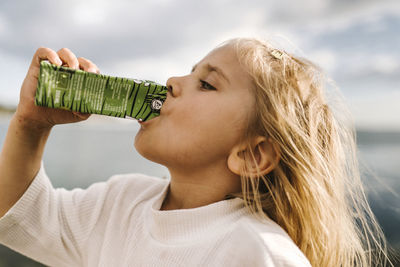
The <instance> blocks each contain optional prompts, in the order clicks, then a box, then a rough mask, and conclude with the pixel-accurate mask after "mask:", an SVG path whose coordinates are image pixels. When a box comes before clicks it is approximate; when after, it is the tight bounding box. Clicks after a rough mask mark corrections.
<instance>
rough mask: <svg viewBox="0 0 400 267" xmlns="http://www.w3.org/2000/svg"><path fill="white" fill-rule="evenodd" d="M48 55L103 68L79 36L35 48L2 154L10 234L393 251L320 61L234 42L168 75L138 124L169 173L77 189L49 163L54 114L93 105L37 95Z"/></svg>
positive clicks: (83, 241) (106, 262) (43, 254)
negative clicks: (83, 53)
mask: <svg viewBox="0 0 400 267" xmlns="http://www.w3.org/2000/svg"><path fill="white" fill-rule="evenodd" d="M44 59H47V60H49V61H50V62H51V63H53V64H57V65H62V64H65V65H67V66H69V67H72V68H81V69H83V70H86V71H92V72H97V73H98V72H99V70H98V69H97V67H96V65H94V64H93V63H92V62H91V61H89V60H87V59H84V58H76V57H75V55H74V54H73V53H72V52H71V51H69V50H68V49H61V50H59V51H58V52H57V53H56V52H54V51H53V50H51V49H49V48H39V49H38V50H37V52H36V54H35V55H34V57H33V60H32V64H31V66H30V68H29V70H28V74H27V76H26V78H25V80H24V83H23V85H22V88H21V95H20V102H19V105H18V108H17V111H16V113H15V115H14V117H13V119H12V121H11V123H10V126H9V129H8V133H7V137H6V139H5V143H4V145H3V149H2V153H1V157H0V195H1V196H2V198H1V202H0V216H2V217H1V219H0V242H1V243H2V244H5V245H6V246H9V247H10V248H12V249H14V250H16V251H18V252H20V253H22V254H24V255H27V256H28V257H31V258H33V259H35V260H37V261H39V262H42V263H44V264H46V265H51V266H310V265H312V266H372V265H373V264H377V262H378V261H374V260H373V259H374V258H373V257H372V256H373V255H375V252H376V251H378V252H383V253H384V252H385V248H384V239H383V235H382V232H381V231H380V228H379V226H378V225H377V223H376V221H375V220H374V217H373V215H372V213H371V211H370V209H369V207H368V204H367V202H366V199H365V196H364V193H363V191H362V186H361V182H360V179H359V175H358V172H357V164H356V163H357V162H356V157H355V151H356V150H355V143H354V136H353V132H352V130H351V129H350V130H348V129H347V128H346V127H345V126H343V125H342V124H340V123H339V121H338V120H336V119H335V117H334V115H333V113H332V111H331V108H330V107H329V106H328V105H327V102H326V100H325V98H324V95H323V91H322V80H321V79H320V78H321V77H320V75H318V71H317V69H316V67H315V66H314V65H313V64H311V63H310V62H308V61H306V60H304V59H299V58H296V57H294V56H292V55H289V54H287V53H285V52H283V51H279V50H277V49H274V48H273V47H271V46H270V45H269V44H268V43H267V42H263V41H260V40H256V39H244V38H241V39H233V40H229V41H227V42H225V43H223V44H222V45H220V46H218V47H217V48H216V49H214V50H213V51H211V52H210V53H209V54H208V55H207V56H206V57H205V58H204V59H202V60H201V61H200V62H198V63H197V64H196V65H195V66H194V67H193V69H192V72H191V73H190V74H188V75H186V76H183V77H172V78H170V79H169V80H168V81H167V87H168V88H169V92H168V96H167V100H166V102H165V103H164V106H163V108H162V109H161V114H160V116H159V117H157V118H155V119H152V120H149V121H147V122H144V123H141V128H140V130H139V132H138V133H137V135H136V138H135V147H136V149H137V150H138V152H139V153H140V154H141V155H142V156H144V157H145V158H147V159H149V160H151V161H154V162H157V163H160V164H162V165H164V166H166V167H167V168H168V170H169V172H170V175H171V179H170V180H169V181H166V180H162V179H157V178H153V177H148V176H145V175H141V174H128V175H116V176H113V177H111V178H110V179H109V180H108V181H107V182H103V183H96V184H93V185H92V186H90V187H89V188H88V189H86V190H81V189H75V190H72V191H66V190H64V189H54V188H53V187H52V185H51V182H50V180H49V178H48V177H47V176H46V174H45V172H44V169H43V166H42V165H41V160H42V154H43V150H44V146H45V143H46V140H47V137H48V135H49V134H50V131H51V129H52V127H53V126H54V125H56V124H60V123H70V122H77V121H81V120H85V119H87V118H88V117H89V115H87V114H81V113H74V112H72V113H71V112H68V111H64V110H55V109H48V108H43V107H37V106H35V105H34V101H33V99H34V94H35V89H36V84H37V76H38V72H39V63H40V61H41V60H44ZM21 162H23V164H21ZM367 219H369V220H371V222H372V223H371V224H370V223H368V222H367ZM375 247H376V248H375ZM378 260H379V259H378Z"/></svg>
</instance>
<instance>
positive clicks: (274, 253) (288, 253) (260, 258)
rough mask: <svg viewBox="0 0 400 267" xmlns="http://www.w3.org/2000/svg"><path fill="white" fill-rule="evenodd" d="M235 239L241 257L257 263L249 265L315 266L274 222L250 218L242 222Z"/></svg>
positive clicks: (236, 229)
mask: <svg viewBox="0 0 400 267" xmlns="http://www.w3.org/2000/svg"><path fill="white" fill-rule="evenodd" d="M233 238H234V239H237V240H236V241H237V242H235V243H234V244H238V245H239V246H240V248H239V249H240V251H241V253H240V254H242V252H244V254H246V255H245V256H246V258H247V259H250V260H253V261H254V262H249V263H251V265H252V266H274V267H278V266H288V267H289V266H293V267H294V266H301V267H303V266H304V267H305V266H311V265H310V263H309V261H308V260H307V258H306V257H305V255H304V254H303V253H302V251H301V250H300V249H299V248H298V247H297V246H296V244H295V243H294V242H293V240H292V239H291V238H290V237H289V235H288V234H287V233H286V232H285V231H284V230H283V229H282V228H281V227H280V226H279V225H278V224H277V223H275V222H274V221H273V220H271V219H265V220H262V221H261V220H259V219H257V218H256V217H255V216H252V215H246V216H244V217H243V218H242V219H240V220H239V221H238V223H237V225H236V227H235V229H234V231H233ZM249 255H252V256H251V257H249Z"/></svg>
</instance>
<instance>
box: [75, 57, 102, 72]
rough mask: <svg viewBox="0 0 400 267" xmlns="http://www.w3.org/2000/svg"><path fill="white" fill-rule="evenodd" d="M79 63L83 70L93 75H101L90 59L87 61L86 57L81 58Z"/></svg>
mask: <svg viewBox="0 0 400 267" xmlns="http://www.w3.org/2000/svg"><path fill="white" fill-rule="evenodd" d="M78 62H79V67H80V68H81V69H83V70H84V71H88V72H93V73H100V70H99V68H98V67H97V66H96V64H94V63H93V62H92V61H90V60H89V59H86V58H84V57H79V58H78Z"/></svg>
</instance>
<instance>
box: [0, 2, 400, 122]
mask: <svg viewBox="0 0 400 267" xmlns="http://www.w3.org/2000/svg"><path fill="white" fill-rule="evenodd" d="M399 29H400V4H399V2H398V1H397V0H394V1H391V0H386V1H373V0H355V1H345V0H302V1H292V0H280V1H272V0H268V1H265V0H255V1H250V2H245V1H241V0H221V1H212V0H204V1H201V2H199V1H183V0H153V1H126V0H116V1H112V2H111V1H105V0H98V1H94V0H89V1H78V0H71V1H68V2H65V1H64V2H59V1H57V2H54V1H51V0H37V1H28V0H26V1H12V0H3V1H1V2H0V53H2V54H1V55H0V56H1V57H2V59H3V58H4V57H3V56H6V58H8V60H7V61H10V60H12V61H13V64H14V65H15V66H18V67H13V68H9V66H10V63H9V62H6V61H4V60H3V61H0V71H2V74H4V76H2V77H7V81H3V80H4V79H2V81H1V82H2V83H6V84H7V86H6V87H3V88H1V89H0V102H7V103H8V102H10V101H11V100H10V99H11V98H13V96H14V99H15V100H14V103H15V102H16V101H17V95H18V93H16V92H15V91H14V90H18V87H19V85H20V84H21V82H22V79H23V76H24V75H25V73H26V70H27V63H26V62H29V61H30V59H31V57H32V55H33V54H34V52H35V50H36V49H37V48H38V47H39V46H47V47H50V48H52V49H54V50H58V49H60V48H62V47H68V48H70V49H71V50H72V51H73V52H75V53H76V55H77V56H84V57H86V58H89V59H91V60H92V61H93V62H95V63H96V64H97V65H98V66H99V67H100V69H101V71H102V72H103V73H107V74H110V75H114V76H126V77H135V78H136V77H137V78H140V77H143V78H146V79H153V80H155V81H158V82H161V83H164V82H165V81H166V79H167V78H168V77H170V76H172V75H182V74H186V73H187V72H188V71H189V70H190V68H191V66H192V65H193V64H194V63H196V62H197V61H199V60H200V59H201V58H202V57H203V56H205V55H206V54H207V53H208V52H209V51H210V50H211V49H212V48H213V47H215V45H217V44H219V43H220V42H222V41H224V40H226V39H229V38H232V37H237V36H258V37H261V38H266V39H271V40H272V42H273V43H274V44H276V45H277V46H278V47H281V48H284V49H285V50H288V51H289V52H294V53H296V54H298V55H300V56H304V57H306V58H310V59H312V60H313V61H315V62H316V63H317V64H319V65H320V66H322V67H323V69H325V70H326V71H327V72H328V74H329V75H330V76H332V77H333V78H334V79H335V80H337V81H338V82H339V83H340V84H343V85H344V86H345V87H344V88H343V89H344V90H345V92H346V94H347V95H350V96H351V97H352V96H353V95H354V96H356V94H359V93H361V92H360V90H359V89H358V88H362V87H364V85H365V83H366V82H365V81H368V82H370V83H371V84H375V85H379V86H380V87H383V88H384V89H385V90H386V91H388V92H389V91H390V90H392V88H394V86H395V84H396V82H398V81H399V79H400V75H399V66H398V62H400V55H399V54H400V51H399V50H398V47H400V34H399ZM16 72H18V74H16ZM369 88H370V87H369ZM351 92H353V93H354V94H353V95H351V94H352V93H351ZM360 114H361V113H360Z"/></svg>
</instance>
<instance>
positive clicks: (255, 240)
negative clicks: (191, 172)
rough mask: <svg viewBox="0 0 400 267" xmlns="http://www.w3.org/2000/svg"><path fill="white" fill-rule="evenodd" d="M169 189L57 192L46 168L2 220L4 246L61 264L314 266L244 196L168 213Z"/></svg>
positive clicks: (124, 183)
mask: <svg viewBox="0 0 400 267" xmlns="http://www.w3.org/2000/svg"><path fill="white" fill-rule="evenodd" d="M168 186H169V180H167V179H161V178H157V177H151V176H147V175H143V174H125V175H115V176H112V177H111V178H109V179H108V180H107V181H106V182H99V183H94V184H92V185H91V186H89V187H88V188H87V189H85V190H83V189H79V188H77V189H73V190H66V189H64V188H57V189H55V188H54V187H53V186H52V184H51V181H50V179H49V178H48V176H47V175H46V173H45V171H44V169H43V165H42V167H41V169H40V171H39V172H38V174H37V175H36V177H35V178H34V180H33V181H32V183H31V184H30V186H29V187H28V189H27V190H26V191H25V193H24V194H23V196H22V197H21V198H20V199H19V200H18V201H17V202H16V203H15V204H14V206H13V207H12V208H11V209H10V210H9V211H8V212H7V213H6V214H5V215H4V216H3V217H2V218H0V243H1V244H3V245H5V246H7V247H9V248H11V249H13V250H15V251H17V252H19V253H21V254H23V255H25V256H27V257H29V258H32V259H34V260H36V261H38V262H41V263H43V264H45V265H47V266H57V267H59V266H107V267H110V266H230V267H232V266H270V267H272V266H310V264H309V262H308V260H307V259H306V257H305V256H304V254H303V253H302V252H301V251H300V250H299V248H298V247H297V246H296V245H295V243H294V242H293V241H292V240H291V239H290V237H289V236H288V235H287V233H286V232H285V231H284V230H283V229H282V228H281V227H280V226H279V225H277V224H276V223H275V222H274V221H272V220H264V221H260V220H259V219H257V218H256V217H255V216H253V215H251V213H249V212H248V210H247V208H246V207H245V206H244V203H243V200H242V199H240V198H233V199H228V200H223V201H219V202H216V203H212V204H210V205H206V206H202V207H199V208H193V209H180V210H168V211H162V210H160V207H161V204H162V202H163V200H164V197H165V195H166V193H167V190H168ZM0 201H1V199H0Z"/></svg>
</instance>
